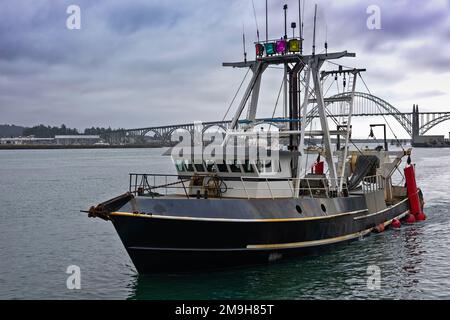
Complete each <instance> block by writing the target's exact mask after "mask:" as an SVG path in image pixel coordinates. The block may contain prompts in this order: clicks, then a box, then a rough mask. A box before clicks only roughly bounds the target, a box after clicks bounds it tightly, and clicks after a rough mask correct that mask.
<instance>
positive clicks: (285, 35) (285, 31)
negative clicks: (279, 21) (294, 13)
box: [283, 4, 288, 40]
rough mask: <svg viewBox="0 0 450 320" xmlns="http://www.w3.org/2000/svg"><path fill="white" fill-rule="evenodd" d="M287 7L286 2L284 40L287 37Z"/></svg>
mask: <svg viewBox="0 0 450 320" xmlns="http://www.w3.org/2000/svg"><path fill="white" fill-rule="evenodd" d="M287 9H288V5H287V4H285V5H284V6H283V10H284V40H286V39H287Z"/></svg>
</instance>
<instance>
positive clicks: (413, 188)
mask: <svg viewBox="0 0 450 320" xmlns="http://www.w3.org/2000/svg"><path fill="white" fill-rule="evenodd" d="M409 162H410V159H408V165H407V166H406V167H405V169H404V172H405V180H406V190H407V194H408V199H409V212H410V213H411V214H412V215H414V222H415V221H416V220H417V221H423V220H425V215H424V213H423V211H422V206H421V205H420V198H419V189H417V184H416V174H415V172H414V166H412V165H411V164H409ZM409 221H412V219H411V218H409ZM408 223H413V222H408Z"/></svg>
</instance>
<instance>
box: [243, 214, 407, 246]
mask: <svg viewBox="0 0 450 320" xmlns="http://www.w3.org/2000/svg"><path fill="white" fill-rule="evenodd" d="M408 212H409V210H408V211H405V212H403V213H402V214H400V215H398V216H397V217H396V218H397V219H400V218H402V217H403V216H405V215H406V214H407V213H408ZM392 220H393V219H391V220H388V221H386V222H384V226H387V225H390V224H391V223H392ZM373 229H374V228H370V229H366V230H363V231H360V232H356V233H351V234H347V235H345V236H340V237H335V238H328V239H321V240H312V241H302V242H291V243H276V244H249V245H247V249H292V248H303V247H315V246H321V245H326V244H333V243H338V242H342V241H347V240H352V239H356V238H359V237H363V236H365V235H367V234H368V233H370V232H372V230H373Z"/></svg>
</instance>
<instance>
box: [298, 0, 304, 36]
mask: <svg viewBox="0 0 450 320" xmlns="http://www.w3.org/2000/svg"><path fill="white" fill-rule="evenodd" d="M298 29H299V33H300V40H302V36H303V34H302V33H303V30H302V29H303V27H302V0H298Z"/></svg>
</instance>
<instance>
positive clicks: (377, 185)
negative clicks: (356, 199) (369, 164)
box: [362, 175, 385, 193]
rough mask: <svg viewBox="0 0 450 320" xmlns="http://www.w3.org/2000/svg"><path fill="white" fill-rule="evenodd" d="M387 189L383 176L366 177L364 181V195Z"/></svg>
mask: <svg viewBox="0 0 450 320" xmlns="http://www.w3.org/2000/svg"><path fill="white" fill-rule="evenodd" d="M384 189H385V181H384V178H383V177H382V176H381V175H373V176H367V177H364V179H363V180H362V190H363V192H364V193H371V192H375V191H379V190H384Z"/></svg>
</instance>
